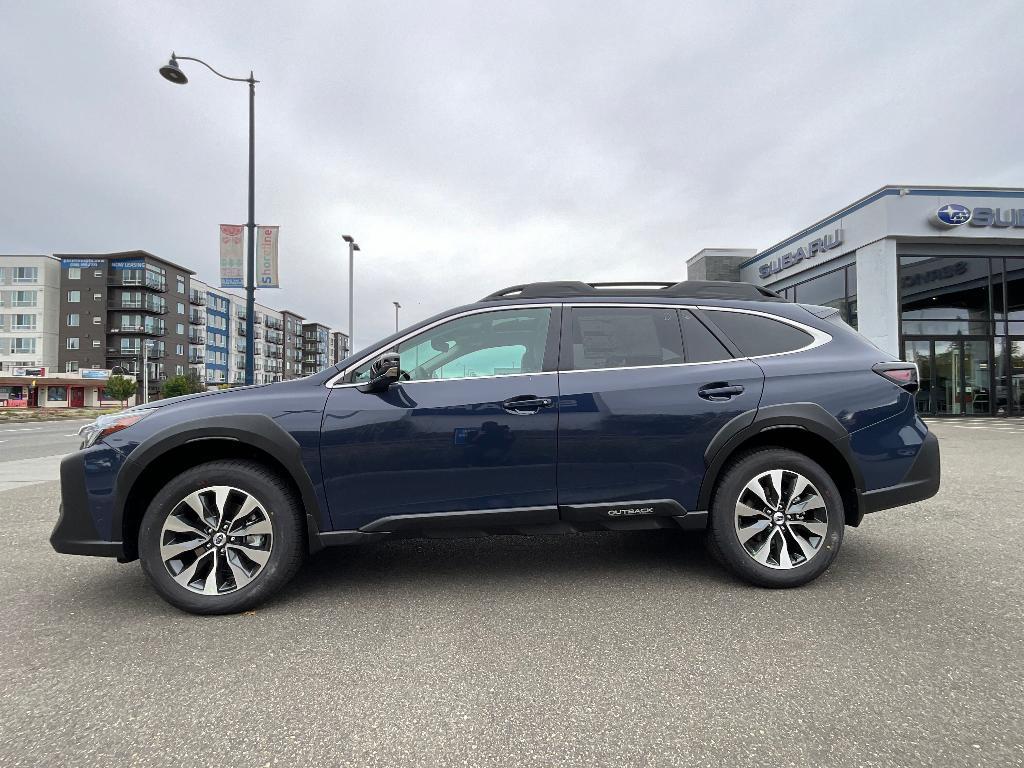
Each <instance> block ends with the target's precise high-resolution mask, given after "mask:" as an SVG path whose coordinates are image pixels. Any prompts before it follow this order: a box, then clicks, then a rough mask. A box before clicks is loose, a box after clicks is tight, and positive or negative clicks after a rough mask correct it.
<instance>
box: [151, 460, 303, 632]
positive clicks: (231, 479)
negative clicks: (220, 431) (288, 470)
mask: <svg viewBox="0 0 1024 768" xmlns="http://www.w3.org/2000/svg"><path fill="white" fill-rule="evenodd" d="M303 553H304V549H303V528H302V515H301V505H300V504H299V502H298V500H297V499H296V498H295V494H294V492H293V491H292V490H291V488H290V487H289V486H288V485H287V484H286V483H284V482H283V481H282V480H281V478H279V477H278V476H277V475H276V474H274V473H273V472H272V471H270V470H269V469H267V468H266V467H263V466H262V465H260V464H257V463H254V462H248V461H237V460H227V461H214V462H210V463H208V464H202V465H200V466H197V467H193V468H192V469H189V470H187V471H186V472H183V473H182V474H180V475H178V476H177V477H176V478H174V479H173V480H172V481H171V482H170V483H168V484H167V485H166V486H164V487H163V488H162V489H161V490H160V492H159V493H158V494H157V495H156V497H155V498H154V499H153V501H152V503H151V504H150V505H149V509H148V510H147V511H146V514H145V516H144V517H143V520H142V526H141V528H140V530H139V559H140V560H141V561H142V569H143V571H145V573H146V575H147V576H148V577H149V579H150V581H151V582H152V583H153V586H154V587H155V588H156V590H157V592H159V593H160V595H161V597H163V598H164V599H165V600H167V601H168V602H169V603H171V604H172V605H174V606H176V607H178V608H181V609H182V610H185V611H189V612H191V613H202V614H217V613H235V612H237V611H243V610H247V609H249V608H252V607H253V606H255V605H257V604H259V603H260V602H262V601H263V600H265V599H266V598H267V597H269V596H270V595H271V594H273V593H274V592H276V591H277V590H278V589H280V588H281V587H282V586H283V585H284V584H285V583H286V582H287V581H288V580H289V579H290V578H291V577H292V576H293V575H294V574H295V571H296V570H298V567H299V565H300V564H301V562H302V556H303Z"/></svg>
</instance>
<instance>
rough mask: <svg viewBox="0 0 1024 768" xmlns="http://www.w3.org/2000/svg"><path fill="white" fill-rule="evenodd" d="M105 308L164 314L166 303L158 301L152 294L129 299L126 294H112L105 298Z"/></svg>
mask: <svg viewBox="0 0 1024 768" xmlns="http://www.w3.org/2000/svg"><path fill="white" fill-rule="evenodd" d="M107 309H112V310H115V311H117V310H124V311H126V312H127V311H132V312H148V313H150V314H153V315H166V314H167V304H166V303H165V302H164V301H158V300H156V299H154V298H153V297H152V296H146V297H144V298H142V299H131V298H128V297H126V296H123V295H122V296H113V297H111V298H110V299H108V300H107Z"/></svg>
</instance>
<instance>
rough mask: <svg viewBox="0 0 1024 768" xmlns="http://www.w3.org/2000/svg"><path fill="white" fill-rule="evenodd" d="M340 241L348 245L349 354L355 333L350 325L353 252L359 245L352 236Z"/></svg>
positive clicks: (353, 276) (353, 283)
mask: <svg viewBox="0 0 1024 768" xmlns="http://www.w3.org/2000/svg"><path fill="white" fill-rule="evenodd" d="M341 239H342V240H344V241H345V242H346V243H348V347H349V350H350V351H351V352H355V350H356V342H355V332H354V331H353V330H352V324H353V323H354V321H355V320H354V318H355V305H354V303H353V302H354V297H355V291H354V286H355V266H354V264H355V252H356V251H358V250H360V248H359V243H357V242H356V241H355V240H354V239H353V238H352V235H342V236H341Z"/></svg>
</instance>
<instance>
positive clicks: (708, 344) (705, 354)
mask: <svg viewBox="0 0 1024 768" xmlns="http://www.w3.org/2000/svg"><path fill="white" fill-rule="evenodd" d="M679 319H680V321H681V322H682V325H683V350H684V353H685V356H686V362H688V363H710V362H714V361H716V360H729V359H731V358H732V355H731V354H730V353H729V350H727V349H726V348H725V346H724V345H723V344H722V342H720V341H719V340H718V339H716V338H715V335H714V334H713V333H711V331H709V330H708V329H707V326H705V325H704V323H702V322H701V321H700V320H698V319H697V318H696V317H694V316H693V314H692V313H691V312H688V311H687V310H685V309H684V310H682V311H681V312H680V313H679Z"/></svg>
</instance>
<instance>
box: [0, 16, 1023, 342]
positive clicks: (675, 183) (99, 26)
mask: <svg viewBox="0 0 1024 768" xmlns="http://www.w3.org/2000/svg"><path fill="white" fill-rule="evenodd" d="M1020 10H1021V6H1020V4H1019V3H1018V2H1002V3H1000V2H989V3H965V2H962V1H961V2H951V3H938V2H922V3H909V2H900V3H893V2H882V3H870V2H864V1H863V0H859V1H858V2H853V3H844V4H839V3H834V2H828V3H823V2H814V3H805V4H788V3H786V4H784V3H773V2H758V3H728V2H706V3H701V4H685V3H682V2H678V0H670V1H669V2H620V3H599V2H587V3H578V4H577V3H569V2H564V1H562V0H558V1H557V2H556V1H555V0H552V1H551V2H548V3H525V2H516V3H510V2H500V3H486V2H481V1H480V0H474V1H473V2H464V3H438V2H428V3H424V2H412V1H411V0H410V2H404V3H391V4H384V3H377V2H370V3H367V2H335V1H329V2H309V3H305V2H289V3H265V4H262V3H252V2H238V3H226V2H217V3H198V2H197V3H189V2H182V1H181V0H175V1H174V2H167V1H166V0H164V1H163V2H160V3H148V2H137V1H133V2H125V3H112V2H111V3H103V2H90V3H78V2H74V3H73V2H66V3H55V2H45V1H42V0H40V1H37V2H14V1H13V0H0V62H2V64H3V66H2V72H3V76H2V77H0V99H2V104H3V110H2V113H0V114H2V118H0V158H2V180H3V183H2V184H0V224H2V229H0V253H54V252H94V251H95V252H109V251H122V250H130V249H136V248H140V249H144V250H148V251H150V252H152V253H154V254H157V255H159V256H163V257H165V258H168V259H170V260H172V261H175V262H178V263H181V264H183V265H185V266H189V267H191V268H193V269H195V270H196V272H197V273H198V275H199V277H201V278H202V279H205V280H208V281H211V282H215V281H216V279H217V271H216V270H217V248H218V245H217V225H218V224H221V223H244V221H245V219H246V207H245V206H246V158H247V155H246V151H247V150H246V136H247V133H246V132H247V111H246V110H247V94H246V86H245V85H244V84H238V83H228V82H225V81H222V80H219V79H218V78H216V77H214V76H213V75H212V74H210V73H209V72H207V71H205V70H202V69H201V68H200V67H199V65H196V64H191V63H188V62H184V63H183V66H184V67H185V69H186V71H187V73H188V75H189V77H190V78H191V81H190V83H189V84H188V85H186V86H183V87H182V86H174V85H171V84H170V83H167V82H166V81H164V80H162V79H161V78H160V77H159V75H158V74H157V68H158V67H159V66H160V65H161V64H163V63H165V62H166V60H167V58H168V56H169V54H170V51H171V50H172V49H173V50H175V51H177V52H178V53H179V54H182V55H190V56H197V57H199V58H203V59H205V60H207V61H208V62H210V63H211V64H212V65H213V66H214V67H216V68H218V69H219V70H221V71H222V72H225V73H226V74H229V75H243V76H244V75H247V74H248V71H249V69H250V68H251V69H253V70H254V71H255V74H256V77H257V78H258V79H259V80H260V81H261V82H260V84H259V85H258V86H257V95H256V119H257V133H256V140H257V172H256V218H257V222H258V223H261V224H279V225H280V226H281V260H282V264H281V279H282V283H283V285H284V287H283V289H281V290H279V291H270V290H266V291H259V292H258V293H257V300H258V301H261V302H263V303H266V304H268V305H270V306H274V307H278V308H285V307H288V308H293V309H295V310H296V311H299V312H301V313H303V314H305V315H306V316H307V317H310V318H314V319H317V320H320V321H322V322H326V323H328V324H329V325H332V326H334V327H336V328H339V329H344V328H345V326H346V324H347V292H348V284H347V251H346V250H345V249H344V247H343V246H344V244H343V243H342V240H341V235H342V234H352V235H354V236H355V237H356V239H357V240H358V241H359V243H360V244H361V245H362V248H363V252H362V253H361V254H357V256H358V263H357V266H356V342H357V344H358V345H359V346H363V345H365V344H367V343H369V342H370V341H371V340H372V339H375V338H378V337H380V336H383V335H385V334H386V333H388V332H390V331H391V330H393V323H394V319H393V310H392V306H391V302H392V301H394V300H398V301H400V302H401V303H402V305H403V307H404V309H403V316H402V320H403V325H405V324H406V323H411V322H413V321H415V320H418V319H421V318H422V317H425V316H427V315H430V314H433V313H434V312H436V311H439V310H441V309H444V308H446V307H448V306H452V305H455V304H461V303H465V302H468V301H472V300H475V299H477V298H479V297H481V296H483V295H485V294H486V293H489V292H491V291H493V290H495V289H497V288H500V287H504V286H506V285H511V284H514V283H519V282H527V281H534V280H550V279H583V280H659V279H660V280H665V279H671V280H675V279H682V278H683V277H684V272H685V267H684V263H685V260H686V259H687V258H688V257H689V256H691V255H693V254H694V253H695V252H696V251H698V250H699V249H701V248H703V247H752V248H765V247H767V246H769V245H771V244H772V243H774V242H776V241H777V240H779V239H781V238H782V237H784V236H786V235H788V234H791V233H792V232H793V231H795V230H796V229H798V228H800V227H803V226H805V225H807V224H809V223H811V222H812V221H814V220H816V219H818V218H820V217H822V216H824V215H826V214H828V213H830V212H832V211H834V210H835V209H837V208H839V207H841V206H843V205H845V204H847V203H849V202H852V201H853V200H855V199H857V198H859V197H861V196H863V195H865V194H867V193H868V192H871V191H872V190H874V189H876V188H878V187H880V186H882V185H883V184H888V183H901V184H951V185H1001V186H1024V159H1022V158H1024V151H1022V148H1024V139H1022V136H1024V133H1022V126H1024V120H1022V117H1024V57H1022V56H1021V55H1020V45H1021V39H1020V31H1021V15H1020Z"/></svg>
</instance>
